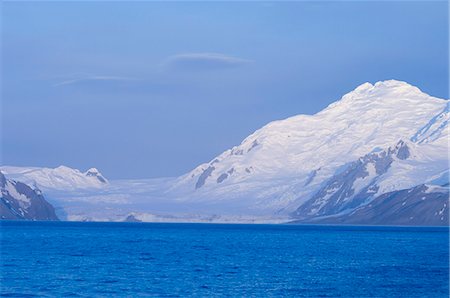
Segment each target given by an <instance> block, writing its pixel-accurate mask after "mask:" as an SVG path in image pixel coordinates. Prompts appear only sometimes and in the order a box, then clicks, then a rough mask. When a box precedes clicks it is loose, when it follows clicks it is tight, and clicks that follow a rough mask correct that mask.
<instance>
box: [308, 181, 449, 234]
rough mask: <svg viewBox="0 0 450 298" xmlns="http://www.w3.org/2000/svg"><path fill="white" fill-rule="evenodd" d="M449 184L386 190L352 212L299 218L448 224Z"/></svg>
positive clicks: (423, 224) (321, 221) (361, 223)
mask: <svg viewBox="0 0 450 298" xmlns="http://www.w3.org/2000/svg"><path fill="white" fill-rule="evenodd" d="M448 205H449V191H448V188H443V187H435V186H427V185H424V184H422V185H419V186H416V187H413V188H410V189H404V190H400V191H394V192H390V193H385V194H383V195H381V196H379V197H377V198H375V199H374V200H373V201H371V202H370V203H369V204H367V205H364V206H361V207H359V208H357V209H355V210H353V211H352V212H350V213H345V214H340V215H335V216H328V217H322V218H315V219H311V220H304V221H300V222H302V223H305V222H309V223H320V224H358V225H407V226H448V224H449V209H448Z"/></svg>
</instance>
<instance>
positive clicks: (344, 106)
mask: <svg viewBox="0 0 450 298" xmlns="http://www.w3.org/2000/svg"><path fill="white" fill-rule="evenodd" d="M448 110H449V103H448V101H447V100H444V99H439V98H436V97H432V96H430V95H427V94H425V93H423V92H422V91H420V90H419V89H418V88H416V87H414V86H411V85H409V84H407V83H405V82H400V81H394V80H390V81H383V82H377V83H375V84H373V85H372V84H370V83H365V84H362V85H361V86H359V87H357V88H356V89H355V90H353V91H351V92H349V93H348V94H346V95H344V96H343V97H342V98H341V99H340V100H338V101H336V102H335V103H333V104H331V105H329V106H328V107H327V108H325V109H324V110H322V111H320V112H319V113H317V114H314V115H298V116H294V117H291V118H287V119H284V120H279V121H274V122H271V123H269V124H267V125H266V126H264V127H262V128H261V129H259V130H257V131H256V132H254V133H253V134H251V135H250V136H249V137H247V138H246V139H245V140H243V141H242V143H241V144H240V145H238V146H235V147H233V148H231V149H229V150H226V151H224V152H223V153H222V154H220V155H219V156H217V157H216V158H214V159H213V160H211V161H210V162H208V163H205V164H202V165H200V166H198V167H196V168H195V169H193V170H192V171H191V172H189V173H187V174H185V175H182V176H180V177H177V178H170V179H162V180H140V181H139V180H134V181H126V180H122V181H110V182H107V181H106V179H105V178H104V177H103V176H101V174H99V173H98V171H94V170H93V171H88V172H86V173H81V172H79V171H78V170H72V169H67V168H64V173H62V171H61V169H60V170H58V169H59V168H57V169H34V170H30V169H28V170H21V169H18V168H15V170H13V169H14V168H11V167H7V168H1V169H2V170H3V171H4V172H5V173H6V175H7V176H8V177H9V176H13V177H14V178H17V179H19V180H20V179H23V180H25V181H30V182H36V183H37V184H38V185H39V186H40V187H41V186H42V187H44V188H45V189H46V191H48V192H49V194H50V196H49V199H53V200H54V202H55V203H56V204H57V205H59V206H60V207H61V208H62V209H63V210H64V212H65V213H66V214H67V218H68V219H102V220H105V219H106V220H121V219H127V218H128V219H132V220H143V221H146V220H152V221H153V220H156V221H190V220H192V221H220V222H228V221H246V222H248V221H250V222H280V221H291V220H300V221H305V222H312V221H314V220H319V219H320V220H325V219H326V220H328V222H329V221H330V220H331V221H332V220H333V218H335V219H336V220H337V219H338V218H339V222H345V221H344V220H342V218H345V216H346V215H349V214H353V218H361V216H359V215H360V214H365V213H363V212H362V211H361V210H362V209H361V208H363V207H364V208H366V209H365V210H366V211H367V210H369V209H370V208H369V207H368V206H370V204H372V203H374V204H375V203H376V204H375V205H376V206H378V207H377V208H375V209H371V210H385V209H383V208H382V206H389V204H388V202H387V201H390V202H391V203H392V198H393V197H396V198H397V199H398V198H400V197H401V198H405V200H406V201H408V200H409V201H414V202H416V201H417V202H418V203H417V204H419V205H420V206H422V207H420V208H416V209H414V208H411V207H410V206H409V205H408V203H405V204H403V201H402V204H403V205H402V204H400V205H399V206H397V205H396V206H397V207H398V208H397V207H396V208H397V209H398V210H397V209H396V210H397V211H398V212H397V213H396V214H402V218H410V217H413V218H415V219H411V221H410V224H414V223H418V222H419V223H420V222H421V221H420V220H418V219H417V217H414V216H410V212H409V211H408V210H413V209H414V210H429V211H427V212H433V214H435V213H436V214H440V215H442V212H443V211H442V210H448V209H445V208H447V206H448V177H449V164H448V162H449V157H448V149H449V143H448V141H449V140H448V136H449V128H448V122H449V113H448ZM49 172H51V173H54V172H57V173H55V174H53V175H48V174H47V173H49ZM74 173H76V174H74ZM49 176H51V178H49ZM74 177H76V178H74ZM79 177H81V178H79ZM99 177H101V178H99ZM27 179H28V180H27ZM78 179H81V180H82V182H79V180H78ZM85 179H88V180H85ZM89 179H92V180H89ZM102 180H104V181H102ZM74 181H76V182H74ZM91 183H92V185H91ZM80 185H82V186H83V187H80ZM88 185H89V187H85V186H88ZM418 189H419V190H420V191H418ZM405 191H406V194H405ZM408 191H410V192H408ZM425 192H426V195H424V193H425ZM397 195H398V196H397ZM413 195H414V197H412V196H413ZM419 196H420V197H419ZM422 197H426V198H427V199H426V200H421V198H422ZM443 198H444V199H443ZM385 201H386V205H383V204H384V202H385ZM443 201H445V203H443ZM443 204H445V206H444V205H443ZM380 206H381V207H380ZM367 208H369V209H367ZM435 209H436V210H435ZM404 210H406V211H404ZM430 210H431V211H430ZM361 212H362V213H361ZM374 212H375V211H374ZM402 212H403V213H402ZM408 212H409V213H408ZM355 214H358V216H356V215H355ZM418 216H420V215H418ZM427 216H428V215H427ZM371 218H374V219H373V220H374V221H375V218H379V217H376V216H372V215H371ZM441 218H442V219H441ZM432 219H433V220H435V219H436V220H437V224H442V223H444V224H445V223H448V216H447V217H445V216H438V215H436V216H435V217H433V218H432ZM433 220H428V221H423V222H428V223H433V224H436V222H435V221H433ZM360 221H361V220H360ZM392 222H395V221H392ZM361 223H366V222H364V221H361ZM402 223H403V224H408V222H407V220H405V221H404V222H402Z"/></svg>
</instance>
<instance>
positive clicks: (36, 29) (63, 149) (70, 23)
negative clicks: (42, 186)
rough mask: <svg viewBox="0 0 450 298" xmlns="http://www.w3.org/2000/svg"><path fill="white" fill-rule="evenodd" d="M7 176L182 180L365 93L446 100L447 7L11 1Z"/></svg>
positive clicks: (5, 98) (7, 7)
mask: <svg viewBox="0 0 450 298" xmlns="http://www.w3.org/2000/svg"><path fill="white" fill-rule="evenodd" d="M1 19H2V45H1V46H2V57H3V59H2V67H1V69H2V73H1V74H2V113H1V119H2V151H3V152H2V159H3V160H2V164H4V165H18V166H49V167H55V166H58V165H61V164H64V165H67V166H70V167H75V168H79V169H81V170H86V169H87V168H89V167H97V168H99V169H100V171H101V172H103V173H104V175H105V176H106V177H108V178H110V179H111V178H112V179H114V178H150V177H160V176H176V175H180V174H183V173H185V172H187V171H189V170H190V169H192V168H194V167H195V166H196V165H198V164H200V163H202V162H207V161H209V160H210V159H212V158H213V157H214V156H216V155H217V154H219V153H221V152H222V151H224V150H226V149H228V148H230V147H232V146H234V145H237V144H239V143H240V141H241V140H242V139H243V138H245V137H246V136H247V135H249V134H250V133H252V132H253V131H254V130H256V129H258V128H259V127H261V126H262V125H264V124H266V123H267V122H270V121H272V120H276V119H281V118H286V117H289V116H292V115H295V114H301V113H306V114H312V113H315V112H318V111H320V110H321V109H323V108H324V107H326V106H327V105H328V104H329V103H331V102H333V101H335V100H337V99H339V98H340V97H341V96H342V95H343V94H344V93H346V92H348V91H350V90H352V89H354V88H355V87H356V86H358V85H359V84H361V83H364V82H366V81H369V82H376V81H379V80H385V79H398V80H404V81H407V82H409V83H411V84H414V85H416V86H418V87H419V88H421V89H422V90H424V91H425V92H427V93H429V94H431V95H434V96H438V97H443V98H448V79H449V78H448V33H449V32H448V27H447V26H448V4H447V3H446V2H445V1H443V2H430V1H426V2H395V3H392V2H340V3H331V2H323V3H321V2H319V3H318V2H282V3H268V2H240V3H238V2H234V3H231V2H229V3H211V2H187V3H186V2H185V3H181V2H178V3H177V2H169V3H164V2H153V3H152V2H133V3H127V2H126V1H123V2H109V3H107V2H91V3H89V2H82V1H79V2H66V3H58V2H35V3H33V2H18V3H14V2H2V15H1Z"/></svg>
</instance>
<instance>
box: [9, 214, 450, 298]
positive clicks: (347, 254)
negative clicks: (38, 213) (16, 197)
mask: <svg viewBox="0 0 450 298" xmlns="http://www.w3.org/2000/svg"><path fill="white" fill-rule="evenodd" d="M0 225H1V295H2V296H9V297H34V296H43V297H55V296H58V297H114V296H120V297H121V296H127V297H138V296H155V297H180V296H181V297H185V296H191V297H192V296H194V297H220V296H227V297H243V296H245V297H302V296H306V297H393V296H395V297H448V295H449V246H448V245H449V230H448V228H442V227H440V228H438V227H436V228H435V227H426V228H425V227H361V226H304V225H240V224H223V225H221V224H164V223H93V222H90V223H89V222H26V221H16V222H13V221H3V222H1V223H0Z"/></svg>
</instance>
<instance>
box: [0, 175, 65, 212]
mask: <svg viewBox="0 0 450 298" xmlns="http://www.w3.org/2000/svg"><path fill="white" fill-rule="evenodd" d="M0 190H1V198H0V218H1V219H9V220H16V219H24V220H58V217H57V216H56V214H55V210H54V208H53V206H52V205H50V204H49V203H48V202H47V201H46V200H45V199H44V197H43V195H42V192H41V191H40V190H39V189H37V188H35V189H33V188H31V187H30V186H28V185H26V184H25V183H22V182H17V181H14V180H9V179H6V178H5V176H4V175H3V174H2V173H1V172H0Z"/></svg>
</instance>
